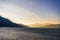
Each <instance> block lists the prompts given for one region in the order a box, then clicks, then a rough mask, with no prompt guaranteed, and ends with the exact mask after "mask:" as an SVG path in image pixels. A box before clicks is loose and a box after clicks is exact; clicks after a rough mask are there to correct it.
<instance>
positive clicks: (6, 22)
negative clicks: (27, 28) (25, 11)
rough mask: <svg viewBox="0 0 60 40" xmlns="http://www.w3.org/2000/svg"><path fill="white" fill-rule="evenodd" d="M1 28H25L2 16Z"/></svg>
mask: <svg viewBox="0 0 60 40" xmlns="http://www.w3.org/2000/svg"><path fill="white" fill-rule="evenodd" d="M0 27H24V26H23V25H22V24H16V23H13V22H12V21H10V20H9V19H7V18H4V17H2V16H0Z"/></svg>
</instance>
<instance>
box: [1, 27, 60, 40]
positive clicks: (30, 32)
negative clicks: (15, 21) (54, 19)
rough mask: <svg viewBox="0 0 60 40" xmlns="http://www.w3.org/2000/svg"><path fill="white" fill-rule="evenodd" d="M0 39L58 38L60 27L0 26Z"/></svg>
mask: <svg viewBox="0 0 60 40" xmlns="http://www.w3.org/2000/svg"><path fill="white" fill-rule="evenodd" d="M0 40H60V29H43V28H41V29H29V28H19V27H0Z"/></svg>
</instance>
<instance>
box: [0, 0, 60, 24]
mask: <svg viewBox="0 0 60 40" xmlns="http://www.w3.org/2000/svg"><path fill="white" fill-rule="evenodd" d="M0 15H1V16H3V17H5V18H8V19H10V20H11V21H12V22H15V23H18V24H20V23H22V24H25V25H28V24H34V23H40V24H44V23H50V24H60V0H0Z"/></svg>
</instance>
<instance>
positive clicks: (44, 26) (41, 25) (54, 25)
mask: <svg viewBox="0 0 60 40" xmlns="http://www.w3.org/2000/svg"><path fill="white" fill-rule="evenodd" d="M29 26H30V28H60V24H48V23H44V24H40V23H35V24H30V25H29Z"/></svg>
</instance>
